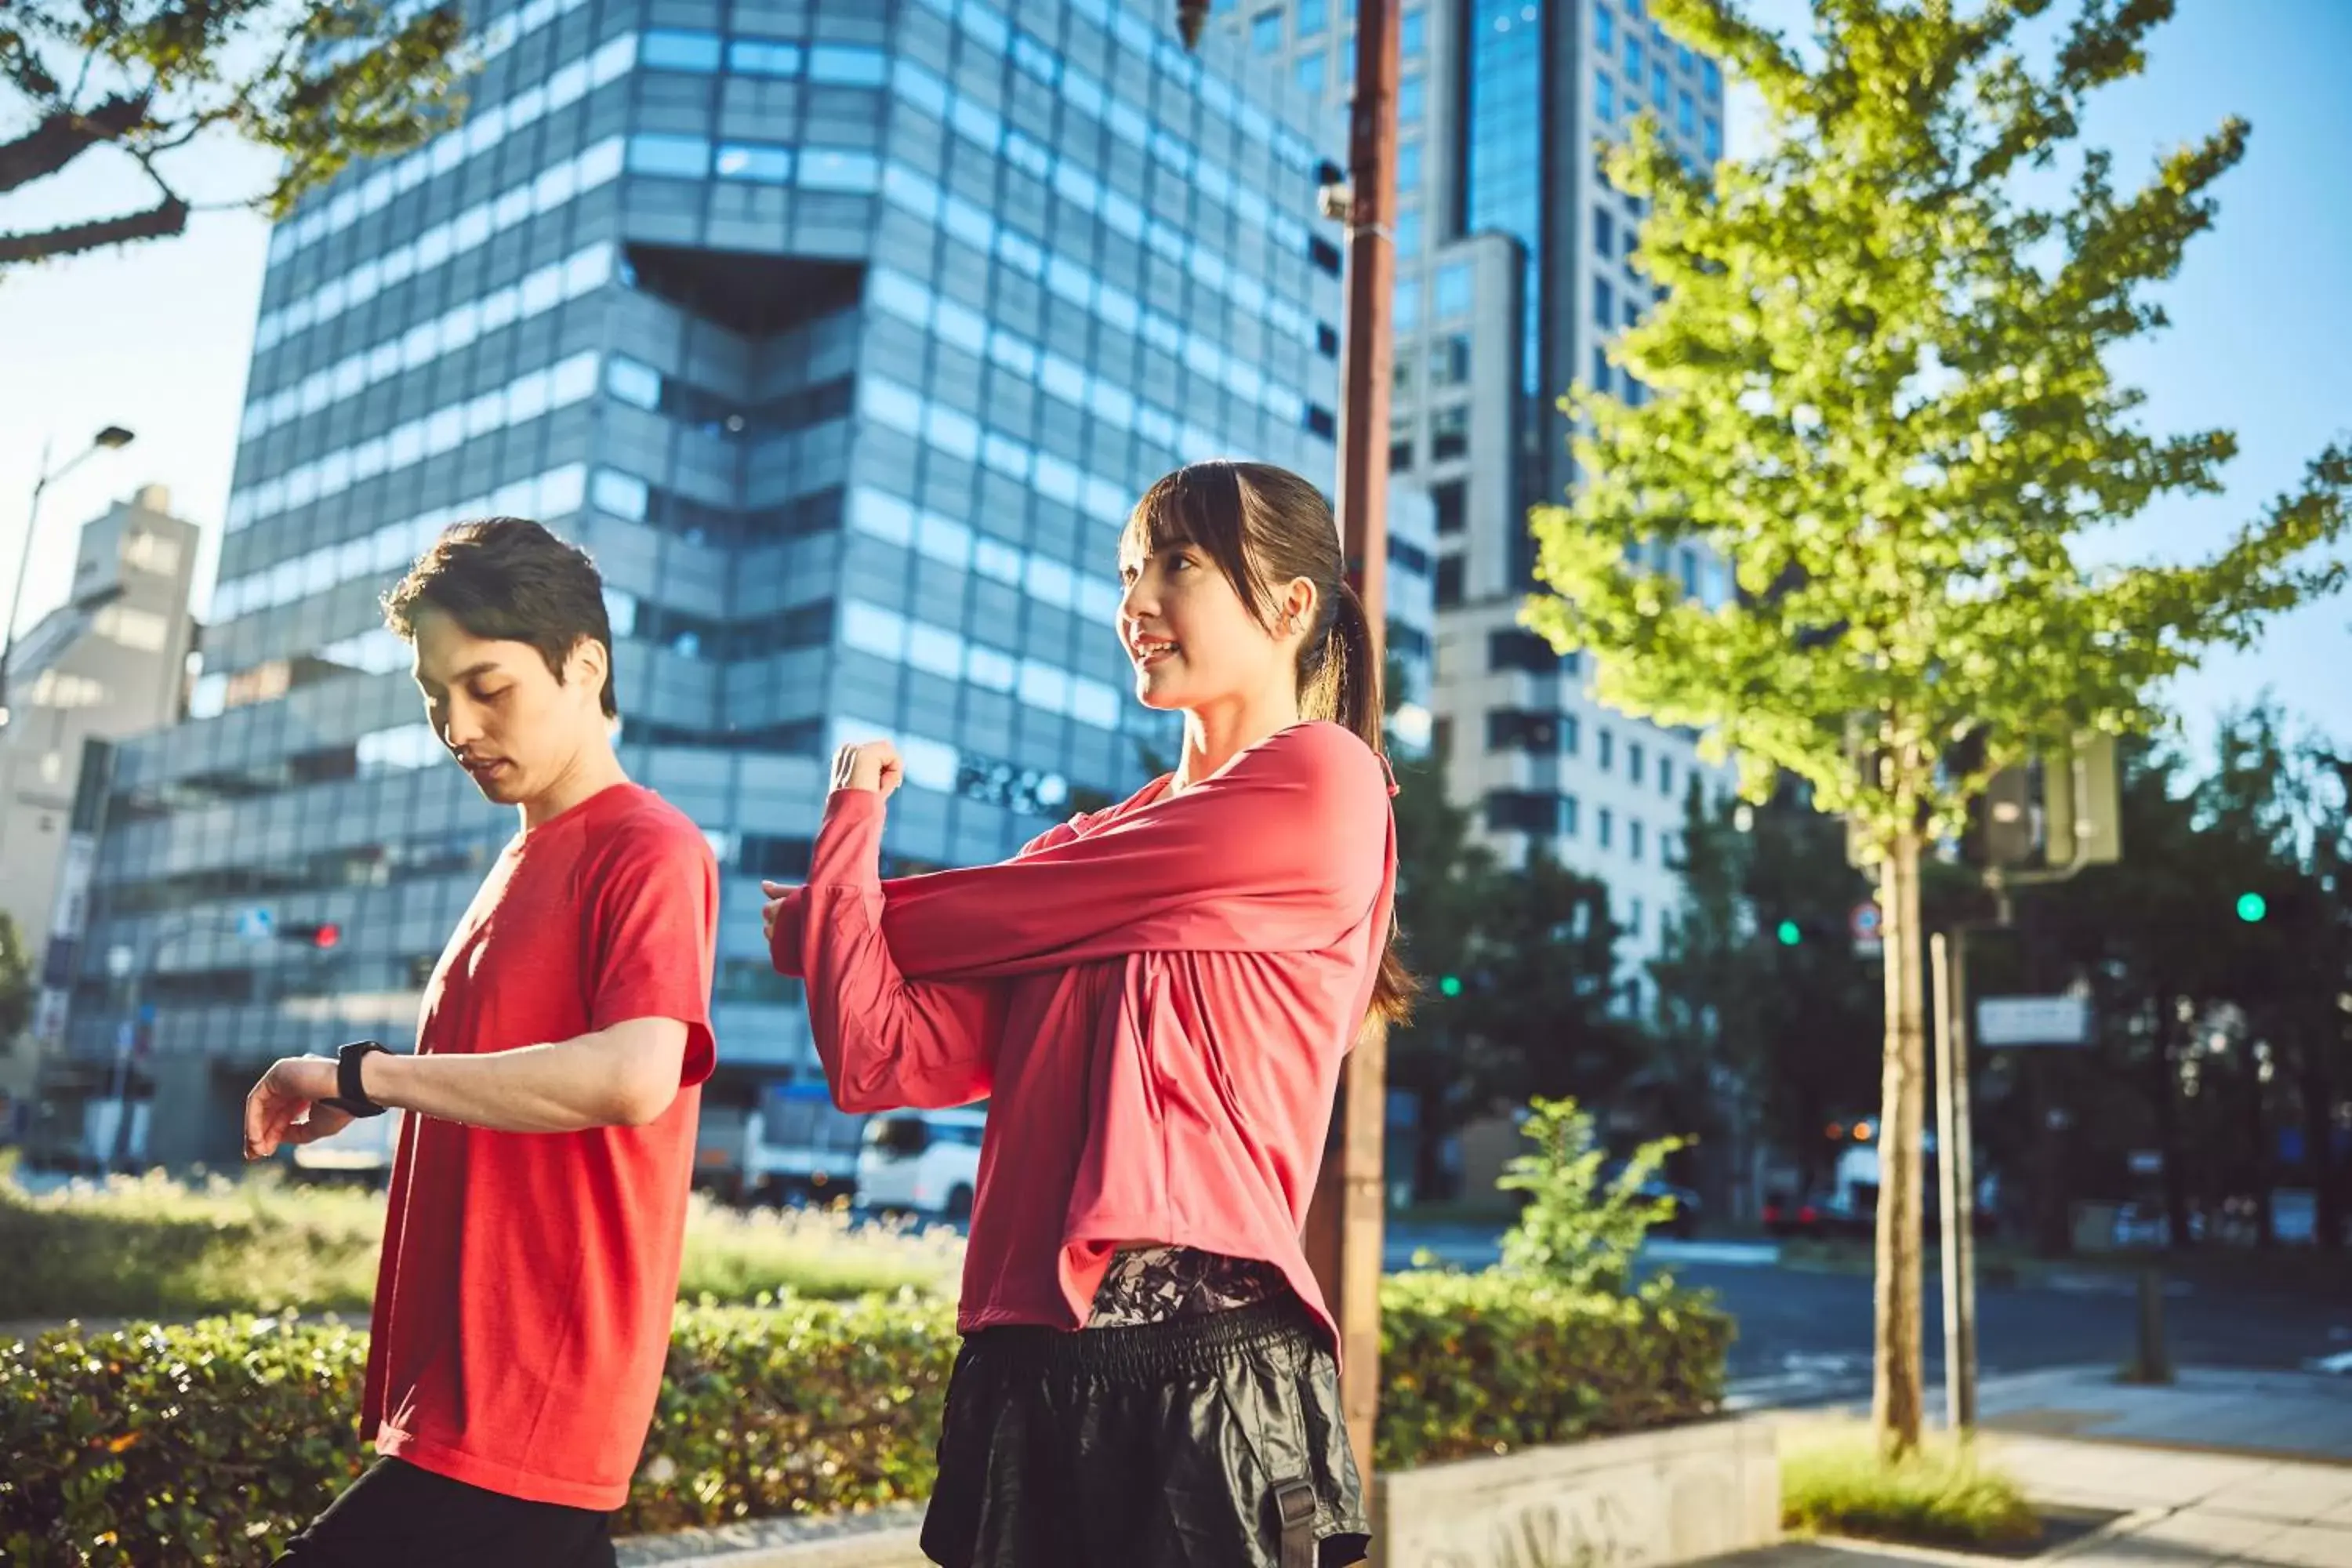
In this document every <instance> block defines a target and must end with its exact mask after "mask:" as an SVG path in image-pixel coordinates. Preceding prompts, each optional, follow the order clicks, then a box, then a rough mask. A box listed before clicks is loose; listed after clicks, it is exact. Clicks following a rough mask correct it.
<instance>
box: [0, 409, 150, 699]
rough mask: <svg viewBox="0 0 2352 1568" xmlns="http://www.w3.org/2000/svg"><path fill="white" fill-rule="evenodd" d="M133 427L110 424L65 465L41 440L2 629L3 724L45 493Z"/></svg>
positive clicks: (121, 441) (125, 440)
mask: <svg viewBox="0 0 2352 1568" xmlns="http://www.w3.org/2000/svg"><path fill="white" fill-rule="evenodd" d="M131 440H132V437H131V432H130V431H128V430H125V429H124V428H123V427H122V426H120V425H109V426H106V428H104V429H103V430H100V432H99V433H98V434H97V435H95V436H93V437H90V438H89V446H87V447H83V448H82V449H81V450H80V451H79V452H77V453H75V454H74V455H73V456H72V457H70V458H67V459H66V462H65V465H64V466H63V467H62V468H50V467H49V451H50V444H49V443H48V442H47V441H44V442H42V443H41V466H40V468H39V470H38V473H37V476H36V477H35V479H34V480H33V500H32V504H31V505H30V506H28V507H27V508H26V511H25V541H24V544H23V546H22V547H21V548H20V549H19V550H18V552H17V556H16V586H15V587H13V588H11V589H10V590H9V593H8V623H7V629H6V630H5V631H0V726H5V724H6V723H7V722H8V662H9V656H10V655H12V654H14V653H15V652H16V617H17V616H18V614H19V613H20V612H21V611H22V610H23V609H24V607H25V578H26V576H27V575H28V574H30V573H31V572H32V569H33V535H34V534H35V533H36V532H37V531H39V529H40V526H41V497H42V496H43V495H44V494H45V493H47V490H48V488H49V487H50V486H51V485H53V484H55V483H57V482H58V480H59V479H64V478H65V477H66V476H67V475H68V474H69V473H72V472H73V471H74V470H75V469H76V468H79V467H81V465H82V464H83V462H84V461H86V460H87V459H89V458H91V457H93V456H95V455H96V454H98V453H100V452H119V451H121V449H122V448H123V447H128V446H129V445H131Z"/></svg>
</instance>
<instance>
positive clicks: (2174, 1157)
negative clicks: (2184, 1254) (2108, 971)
mask: <svg viewBox="0 0 2352 1568" xmlns="http://www.w3.org/2000/svg"><path fill="white" fill-rule="evenodd" d="M2160 1005H2161V1006H2162V1007H2163V1009H2164V1013H2163V1016H2161V1017H2159V1018H2158V1019H2157V1021H2156V1061H2155V1064H2154V1066H2155V1069H2156V1072H2155V1080H2154V1081H2153V1082H2152V1083H2150V1084H2149V1085H2148V1089H2149V1092H2150V1097H2151V1098H2152V1099H2153V1100H2154V1101H2155V1104H2156V1136H2157V1147H2158V1149H2159V1150H2161V1151H2162V1153H2163V1159H2164V1169H2163V1170H2162V1171H2161V1172H2159V1173H2158V1174H2159V1175H2161V1176H2162V1177H2163V1179H2164V1223H2165V1229H2166V1231H2167V1232H2168V1236H2167V1237H2166V1240H2167V1243H2168V1245H2169V1246H2171V1247H2176V1248H2179V1249H2180V1250H2183V1251H2186V1250H2187V1249H2188V1248H2189V1247H2192V1246H2194V1245H2195V1238H2194V1237H2191V1236H2190V1235H2189V1173H2188V1171H2187V1169H2186V1168H2185V1165H2184V1162H2185V1160H2186V1158H2187V1150H2186V1149H2185V1147H2184V1146H2183V1144H2182V1143H2181V1141H2180V1106H2179V1090H2180V1081H2179V1080H2180V1069H2179V1064H2178V1062H2177V1060H2176V1059H2175V1058H2174V1056H2173V1046H2174V1045H2175V1043H2176V1042H2177V1041H2178V1040H2179V1037H2180V1034H2181V1026H2180V1017H2179V1005H2178V1004H2177V1002H2176V1001H2175V1000H2174V999H2173V998H2172V997H2170V996H2167V997H2165V998H2164V999H2163V1001H2162V1003H2161V1004H2160Z"/></svg>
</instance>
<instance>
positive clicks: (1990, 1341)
mask: <svg viewBox="0 0 2352 1568" xmlns="http://www.w3.org/2000/svg"><path fill="white" fill-rule="evenodd" d="M1655 1250H1656V1252H1658V1253H1659V1254H1662V1255H1663V1256H1661V1257H1659V1258H1656V1259H1654V1262H1653V1264H1652V1267H1654V1268H1657V1267H1663V1268H1670V1269H1671V1270H1672V1272H1673V1273H1674V1275H1675V1278H1676V1279H1680V1280H1681V1281H1682V1282H1683V1283H1685V1284H1686V1285H1692V1286H1697V1287H1702V1288H1704V1289H1709V1290H1713V1291H1714V1292H1715V1293H1716V1294H1717V1296H1718V1297H1719V1298H1720V1299H1721V1300H1722V1302H1723V1305H1724V1306H1725V1308H1726V1309H1727V1310H1729V1311H1730V1313H1731V1314H1732V1316H1733V1317H1734V1318H1736V1319H1737V1320H1738V1323H1739V1338H1738V1342H1737V1343H1736V1344H1734V1345H1733V1347H1732V1352H1731V1364H1730V1373H1731V1378H1732V1383H1733V1385H1734V1392H1735V1393H1736V1394H1739V1395H1740V1396H1741V1403H1744V1404H1770V1405H1779V1404H1806V1403H1811V1402H1814V1401H1822V1400H1832V1399H1845V1398H1849V1397H1852V1396H1853V1395H1854V1394H1856V1393H1857V1392H1860V1393H1867V1392H1868V1390H1869V1386H1870V1353H1871V1313H1872V1306H1871V1281H1870V1279H1869V1278H1868V1277H1867V1276H1864V1275H1849V1274H1819V1273H1808V1272H1803V1271H1801V1270H1798V1269H1792V1268H1780V1267H1777V1266H1776V1265H1775V1264H1773V1263H1772V1262H1771V1261H1769V1259H1770V1258H1771V1249H1770V1248H1769V1247H1739V1246H1737V1245H1734V1246H1730V1247H1708V1246H1706V1245H1705V1244H1699V1245H1697V1246H1687V1245H1683V1244H1675V1243H1667V1244H1664V1246H1662V1247H1658V1248H1656V1249H1655ZM1416 1252H1422V1253H1425V1254H1428V1255H1431V1256H1434V1257H1436V1258H1440V1259H1442V1260H1443V1261H1444V1262H1447V1263H1451V1264H1454V1265H1455V1266H1457V1267H1464V1268H1477V1267H1483V1266H1484V1265H1485V1264H1487V1263H1491V1262H1493V1261H1494V1260H1495V1257H1496V1244H1495V1240H1494V1238H1493V1237H1491V1236H1489V1235H1484V1234H1481V1233H1477V1232H1472V1231H1466V1230H1462V1229H1448V1230H1444V1231H1439V1230H1434V1229H1429V1228H1416V1227H1412V1226H1403V1227H1400V1228H1399V1229H1398V1230H1397V1231H1396V1233H1395V1234H1392V1235H1391V1237H1390V1238H1389V1248H1388V1253H1389V1258H1388V1261H1389V1266H1390V1267H1391V1268H1405V1267H1409V1266H1410V1265H1411V1264H1412V1261H1413V1258H1414V1254H1415V1253H1416ZM2132 1289H2133V1285H2132V1281H2131V1280H2130V1279H2128V1278H2127V1277H2124V1276H2120V1275H2117V1276H2103V1275H2095V1274H2091V1273H2089V1272H2087V1271H2086V1272H2085V1273H2084V1274H2083V1275H2081V1276H2079V1277H2076V1279H2075V1280H2074V1281H2072V1282H2070V1283H2069V1284H2068V1285H2067V1286H2066V1287H2065V1288H2052V1287H2050V1286H2040V1287H2034V1288H2022V1287H2008V1288H2002V1287H1991V1286H1986V1287H1980V1288H1979V1291H1978V1295H1977V1347H1978V1348H1977V1360H1978V1365H1979V1373H1980V1375H1982V1376H1986V1377H1992V1376H1998V1375H2000V1374H2003V1373H2021V1372H2032V1371H2037V1370H2041V1369H2042V1368H2047V1367H2058V1366H2082V1365H2094V1364H2105V1365H2121V1364H2122V1363H2124V1362H2125V1360H2126V1359H2127V1358H2128V1357H2129V1355H2130V1353H2131V1350H2132V1343H2133V1334H2134V1331H2135V1324H2136V1322H2137V1312H2138V1308H2137V1302H2136V1300H2135V1299H2134V1297H2133V1296H2132V1294H2131V1291H2132ZM2165 1312H2166V1319H2167V1327H2168V1333H2169V1337H2170V1341H2171V1349H2172V1355H2173V1359H2174V1360H2175V1361H2176V1362H2177V1363H2180V1364H2182V1365H2186V1366H2209V1367H2244V1368H2269V1369H2278V1370H2292V1369H2295V1368H2300V1367H2303V1366H2305V1365H2306V1364H2308V1363H2311V1362H2313V1361H2314V1360H2315V1358H2326V1357H2329V1356H2342V1355H2344V1354H2345V1353H2346V1352H2352V1301H2346V1302H2334V1301H2328V1300H2321V1299H2316V1298H2312V1297H2299V1296H2264V1295H2256V1294H2252V1293H2246V1294H2237V1293H2230V1292H2222V1291H2218V1290H2214V1289H2209V1288H2201V1287H2200V1288H2198V1289H2190V1288H2189V1287H2188V1286H2186V1285H2182V1284H2179V1283H2175V1284H2174V1285H2173V1287H2172V1288H2171V1289H2170V1291H2169V1292H2168V1295H2167V1298H2166V1303H2165ZM1926 1339H1927V1361H1928V1375H1929V1377H1930V1379H1931V1380H1935V1381H1940V1380H1941V1378H1942V1376H1943V1342H1944V1326H1943V1300H1942V1295H1941V1288H1940V1286H1939V1284H1938V1283H1937V1279H1936V1277H1935V1276H1934V1275H1933V1274H1930V1275H1929V1276H1928V1278H1927V1335H1926ZM2347 1394H2352V1379H2347Z"/></svg>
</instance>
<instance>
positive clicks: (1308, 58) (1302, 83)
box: [1293, 49, 1688, 101]
mask: <svg viewBox="0 0 2352 1568" xmlns="http://www.w3.org/2000/svg"><path fill="white" fill-rule="evenodd" d="M1324 63H1325V62H1324V59H1323V51H1322V50H1321V49H1309V50H1308V51H1307V53H1305V54H1303V55H1301V56H1299V57H1298V64H1297V66H1295V67H1294V68H1293V69H1294V70H1296V71H1297V80H1298V90H1299V91H1301V92H1303V93H1306V94H1307V96H1308V97H1310V98H1320V97H1322V96H1323V67H1324ZM1685 101H1688V100H1685Z"/></svg>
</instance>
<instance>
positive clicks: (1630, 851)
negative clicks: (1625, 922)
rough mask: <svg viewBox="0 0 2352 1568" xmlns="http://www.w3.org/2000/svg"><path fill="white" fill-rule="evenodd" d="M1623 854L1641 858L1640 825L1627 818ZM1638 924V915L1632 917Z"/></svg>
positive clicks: (1637, 858)
mask: <svg viewBox="0 0 2352 1568" xmlns="http://www.w3.org/2000/svg"><path fill="white" fill-rule="evenodd" d="M1625 853H1626V854H1627V855H1629V856H1631V857H1633V858H1634V859H1636V860H1639V859H1640V858H1642V825H1641V824H1640V823H1638V822H1635V821H1633V819H1631V818H1628V819H1627V820H1626V823H1625ZM1633 918H1634V920H1635V921H1637V922H1638V921H1640V919H1641V917H1640V916H1639V915H1636V916H1634V917H1633Z"/></svg>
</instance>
